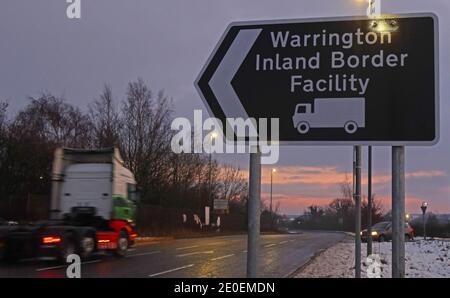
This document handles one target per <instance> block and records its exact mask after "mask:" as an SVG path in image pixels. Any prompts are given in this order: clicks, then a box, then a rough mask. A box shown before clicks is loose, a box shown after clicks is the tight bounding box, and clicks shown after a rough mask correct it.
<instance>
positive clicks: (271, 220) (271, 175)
mask: <svg viewBox="0 0 450 298" xmlns="http://www.w3.org/2000/svg"><path fill="white" fill-rule="evenodd" d="M276 171H277V170H276V169H275V168H273V169H272V170H271V171H270V227H271V228H273V216H272V185H273V173H275V172H276Z"/></svg>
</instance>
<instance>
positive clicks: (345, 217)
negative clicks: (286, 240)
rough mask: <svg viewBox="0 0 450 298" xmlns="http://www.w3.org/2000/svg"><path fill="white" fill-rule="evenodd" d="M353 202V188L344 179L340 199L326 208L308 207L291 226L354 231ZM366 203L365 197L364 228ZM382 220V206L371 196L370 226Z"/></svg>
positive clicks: (364, 225) (363, 201) (366, 218)
mask: <svg viewBox="0 0 450 298" xmlns="http://www.w3.org/2000/svg"><path fill="white" fill-rule="evenodd" d="M355 211H356V208H355V200H354V198H353V188H352V185H351V183H350V182H349V181H348V179H346V180H345V181H343V182H342V183H341V184H340V197H339V198H335V199H334V200H332V201H331V202H330V203H329V204H328V205H326V206H319V205H310V206H308V207H307V210H306V212H305V213H304V214H303V215H302V216H300V217H298V218H296V220H295V221H294V222H293V223H292V225H293V226H294V227H296V228H302V229H320V230H336V229H338V230H342V231H351V232H353V231H354V230H355ZM368 215H369V210H368V202H367V197H363V198H362V201H361V226H362V227H364V228H366V227H367V222H368ZM383 219H384V215H383V206H382V204H381V202H380V201H379V200H378V199H377V198H376V195H375V194H373V195H372V224H375V223H377V222H380V221H382V220H383Z"/></svg>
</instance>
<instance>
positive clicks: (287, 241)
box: [280, 240, 288, 244]
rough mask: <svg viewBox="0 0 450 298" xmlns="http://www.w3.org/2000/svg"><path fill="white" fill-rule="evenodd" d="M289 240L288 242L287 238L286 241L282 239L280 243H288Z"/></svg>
mask: <svg viewBox="0 0 450 298" xmlns="http://www.w3.org/2000/svg"><path fill="white" fill-rule="evenodd" d="M287 242H288V241H287V240H284V241H281V242H280V244H284V243H287Z"/></svg>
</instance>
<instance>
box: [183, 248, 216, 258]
mask: <svg viewBox="0 0 450 298" xmlns="http://www.w3.org/2000/svg"><path fill="white" fill-rule="evenodd" d="M212 253H214V250H208V251H196V252H190V253H186V254H181V255H177V257H186V256H193V255H200V254H212Z"/></svg>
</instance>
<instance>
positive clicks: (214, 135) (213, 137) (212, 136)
mask: <svg viewBox="0 0 450 298" xmlns="http://www.w3.org/2000/svg"><path fill="white" fill-rule="evenodd" d="M217 136H218V134H217V132H215V131H214V132H213V133H212V134H211V139H213V140H214V139H215V138H217Z"/></svg>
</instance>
